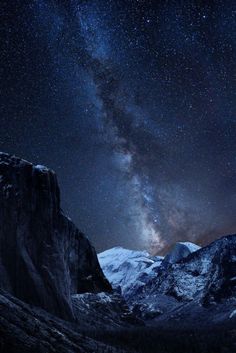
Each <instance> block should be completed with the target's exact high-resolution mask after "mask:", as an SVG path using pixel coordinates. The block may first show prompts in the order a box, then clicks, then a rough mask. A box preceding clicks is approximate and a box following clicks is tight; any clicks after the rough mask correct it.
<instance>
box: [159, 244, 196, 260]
mask: <svg viewBox="0 0 236 353" xmlns="http://www.w3.org/2000/svg"><path fill="white" fill-rule="evenodd" d="M199 249H201V247H200V246H198V245H196V244H194V243H191V242H178V243H176V244H175V245H174V247H173V249H172V250H171V251H170V252H169V253H168V254H167V255H166V256H165V258H164V260H163V265H164V264H169V263H171V264H174V263H176V262H178V261H180V260H182V259H183V258H184V257H187V256H188V255H189V254H191V253H193V252H195V251H197V250H199Z"/></svg>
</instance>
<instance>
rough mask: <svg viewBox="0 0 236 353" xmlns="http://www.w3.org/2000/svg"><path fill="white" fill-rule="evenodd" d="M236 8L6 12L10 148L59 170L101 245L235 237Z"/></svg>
mask: <svg viewBox="0 0 236 353" xmlns="http://www.w3.org/2000/svg"><path fill="white" fill-rule="evenodd" d="M235 17H236V7H235V2H234V1H210V2H209V3H208V2H205V1H204V2H196V1H186V2H181V1H151V0H150V1H145V0H136V1H135V0H126V1H123V0H110V1H109V0H91V1H89V0H88V1H75V0H74V1H73V0H71V1H69V0H68V1H59V0H58V1H52V0H48V1H46V0H44V1H42V0H39V1H27V2H24V1H15V2H14V4H9V2H8V3H7V2H6V3H4V4H3V6H2V8H1V18H2V20H1V97H0V104H1V116H0V123H1V131H0V149H1V150H3V151H6V152H10V153H15V154H17V155H19V156H21V157H24V158H26V159H29V160H31V161H32V162H35V163H40V164H46V165H48V166H49V167H51V168H53V169H54V170H55V171H56V172H57V174H58V177H59V182H60V185H61V190H62V204H63V208H64V210H65V212H66V213H69V214H70V216H71V218H72V219H73V220H74V221H75V222H76V224H77V225H78V226H79V227H80V228H81V229H82V230H83V231H84V232H85V233H86V234H87V235H88V236H89V238H90V239H91V240H92V241H93V243H94V245H95V246H96V249H97V250H102V249H105V248H109V247H111V246H115V245H122V246H126V247H128V248H147V249H148V250H150V251H151V252H153V253H162V252H165V251H166V250H167V249H168V248H169V247H170V246H171V245H172V244H173V243H174V242H176V241H178V240H182V241H184V240H190V241H193V242H196V243H199V244H206V243H208V242H209V241H210V240H212V239H215V238H217V237H219V236H221V235H223V234H227V233H231V232H235V231H236V220H235V214H236V181H235V180H236V179H235V174H236V157H235V156H236V140H235V139H236V118H235V102H236V99H235V92H236V90H235V88H236V87H235V86H236V84H235V82H236V80H235V78H236V76H235V40H236V26H235Z"/></svg>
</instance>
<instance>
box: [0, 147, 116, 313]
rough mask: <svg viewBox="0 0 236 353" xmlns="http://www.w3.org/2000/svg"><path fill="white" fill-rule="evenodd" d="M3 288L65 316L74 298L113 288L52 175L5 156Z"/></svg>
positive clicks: (1, 176)
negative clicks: (66, 209)
mask: <svg viewBox="0 0 236 353" xmlns="http://www.w3.org/2000/svg"><path fill="white" fill-rule="evenodd" d="M0 205H1V208H0V287H1V288H2V289H5V290H7V291H8V292H9V293H11V294H13V295H14V296H16V297H18V298H20V299H22V300H24V301H26V302H28V303H31V304H34V305H38V306H40V307H42V308H44V309H46V310H48V311H50V312H51V313H54V314H57V315H59V316H61V317H63V318H69V319H70V318H72V317H73V310H72V303H71V295H72V294H75V293H82V292H89V291H91V292H99V291H107V290H108V291H109V290H110V289H111V287H110V285H109V283H108V281H107V280H106V278H105V277H104V275H103V273H102V271H101V268H100V266H99V263H98V260H97V256H96V253H95V250H94V248H93V247H92V246H91V245H90V243H89V241H88V239H87V238H86V237H85V236H84V235H83V234H82V233H80V232H79V231H78V229H77V228H76V227H75V225H74V224H73V223H72V222H71V221H70V220H69V219H68V218H67V217H65V216H64V215H63V213H62V211H61V209H60V192H59V188H58V183H57V178H56V175H55V173H54V172H53V171H51V170H49V169H47V168H45V167H43V166H33V165H32V164H31V163H29V162H27V161H24V160H22V159H19V158H16V157H14V156H10V155H8V154H4V153H0Z"/></svg>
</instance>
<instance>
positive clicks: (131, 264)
mask: <svg viewBox="0 0 236 353" xmlns="http://www.w3.org/2000/svg"><path fill="white" fill-rule="evenodd" d="M162 259H163V258H162V257H160V256H151V255H150V254H149V253H148V252H147V251H136V250H128V249H124V248H122V247H119V246H118V247H115V248H112V249H109V250H106V251H104V252H102V253H100V254H98V260H99V263H100V265H101V267H102V270H103V272H104V274H105V276H106V277H107V278H108V279H109V282H110V283H111V284H112V286H113V288H115V289H118V290H120V291H121V293H122V294H123V296H124V297H125V298H126V299H128V298H130V297H132V296H133V295H134V294H135V293H136V292H137V291H139V290H140V288H142V287H143V286H144V285H145V283H146V282H147V281H149V280H150V279H151V278H153V277H154V276H155V274H156V269H157V268H158V267H159V266H160V264H161V261H162Z"/></svg>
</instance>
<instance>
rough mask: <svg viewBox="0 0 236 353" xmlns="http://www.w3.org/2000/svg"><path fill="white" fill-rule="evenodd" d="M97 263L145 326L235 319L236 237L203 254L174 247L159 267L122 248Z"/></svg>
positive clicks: (192, 246) (188, 245) (190, 246)
mask: <svg viewBox="0 0 236 353" xmlns="http://www.w3.org/2000/svg"><path fill="white" fill-rule="evenodd" d="M115 253H116V254H118V255H119V256H118V259H119V261H118V260H117V259H116V255H115ZM121 253H122V254H123V256H122V254H121ZM109 254H110V255H111V256H110V260H109ZM135 254H136V256H135ZM99 261H100V264H101V266H102V268H104V271H105V273H106V275H107V278H108V279H110V280H111V283H113V284H114V283H119V285H120V286H121V291H122V292H124V293H125V295H126V299H127V301H128V304H129V306H130V308H131V309H132V310H133V311H134V312H135V313H136V314H137V315H138V316H139V317H141V318H142V319H144V320H145V321H147V320H148V321H150V320H153V319H155V320H156V321H160V322H162V325H164V324H166V323H168V325H169V324H170V323H171V322H172V323H174V320H173V318H174V317H177V319H176V320H177V321H179V320H182V322H183V323H188V325H191V324H194V322H195V323H196V320H198V321H199V322H200V321H201V322H202V324H203V325H204V324H205V323H207V324H210V322H212V323H213V322H214V321H215V322H225V321H230V322H232V320H233V318H234V319H235V317H234V314H232V313H233V312H234V310H236V300H235V297H236V235H230V236H225V237H223V238H221V239H219V240H216V241H215V242H213V243H211V244H210V245H208V246H206V247H204V248H200V247H198V246H197V245H195V244H192V243H177V244H176V245H175V247H174V248H173V249H172V250H171V252H170V253H169V254H167V255H166V257H165V258H164V259H163V260H162V261H161V259H158V261H155V259H154V260H153V259H151V258H150V256H148V255H147V254H144V253H142V255H141V254H140V253H138V252H134V253H133V252H132V251H130V252H129V251H128V250H125V251H124V249H123V250H122V249H121V248H118V249H117V248H114V249H112V250H109V251H106V252H104V253H102V254H100V255H99ZM151 261H153V263H152V264H151ZM109 263H110V265H109ZM137 264H138V265H137ZM140 264H142V265H140ZM144 264H146V265H144ZM127 273H128V279H127V277H126V274H127ZM132 274H133V275H132ZM146 275H147V276H146ZM140 278H142V280H140ZM119 279H124V281H123V280H119ZM132 279H133V281H132ZM118 280H119V281H118ZM133 282H134V283H133ZM127 293H128V294H127ZM212 305H213V307H212ZM208 308H209V310H210V311H209V312H208ZM235 312H236V311H235ZM208 314H209V315H210V316H209V315H208ZM214 315H215V319H214ZM208 317H210V321H209V320H208ZM175 324H176V323H175Z"/></svg>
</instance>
